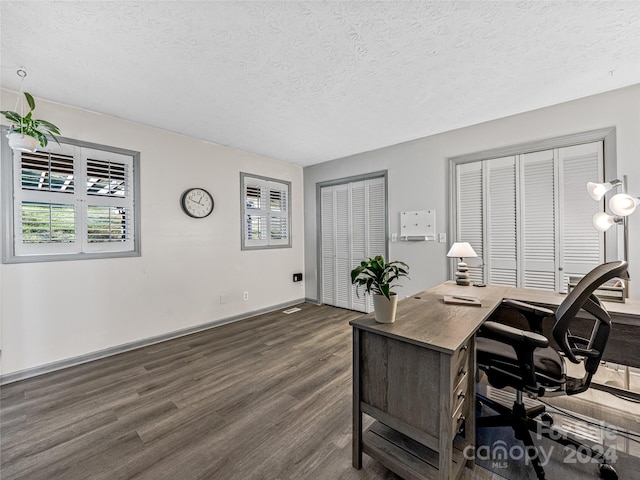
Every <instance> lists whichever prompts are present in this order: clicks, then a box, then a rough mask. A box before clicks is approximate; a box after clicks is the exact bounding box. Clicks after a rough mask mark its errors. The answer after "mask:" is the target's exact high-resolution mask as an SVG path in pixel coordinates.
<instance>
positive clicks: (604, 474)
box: [600, 463, 618, 480]
mask: <svg viewBox="0 0 640 480" xmlns="http://www.w3.org/2000/svg"><path fill="white" fill-rule="evenodd" d="M600 478H603V479H604V480H618V472H616V469H615V468H613V466H611V465H609V464H608V463H601V464H600Z"/></svg>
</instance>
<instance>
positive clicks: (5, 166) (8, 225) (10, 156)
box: [0, 126, 141, 264]
mask: <svg viewBox="0 0 640 480" xmlns="http://www.w3.org/2000/svg"><path fill="white" fill-rule="evenodd" d="M8 130H9V127H7V126H2V129H1V135H2V138H1V143H0V155H1V157H0V160H1V162H0V163H1V164H0V175H1V177H2V178H1V185H0V186H1V189H2V225H3V236H2V241H3V245H2V263H5V264H11V263H36V262H53V261H68V260H89V259H99V258H122V257H139V256H140V255H141V238H140V152H137V151H134V150H128V149H124V148H119V147H112V146H108V145H102V144H97V143H92V142H86V141H83V140H76V139H73V138H67V137H58V141H59V142H60V144H62V145H69V146H71V147H74V148H86V149H91V150H97V151H103V152H108V153H113V154H117V155H124V156H128V157H131V158H132V164H133V168H132V170H133V178H132V181H131V183H130V185H131V188H132V193H131V194H132V205H133V207H132V210H133V211H132V213H133V224H132V233H133V241H132V249H131V250H126V251H121V250H120V251H118V250H113V246H109V245H110V244H109V243H106V244H105V245H106V248H105V249H104V250H103V251H85V252H67V253H65V252H64V249H60V251H56V252H55V253H47V251H46V250H51V249H52V248H51V246H52V244H45V243H43V244H42V245H43V248H42V250H43V251H42V252H37V253H24V254H18V253H16V245H15V239H16V238H17V235H16V231H15V217H16V206H15V201H16V200H15V199H16V194H15V193H16V192H15V188H16V185H17V180H16V175H19V172H16V170H15V168H14V166H15V160H14V152H13V150H11V148H10V147H9V143H8V140H7V139H6V133H7V132H8ZM41 150H43V151H46V148H44V149H41ZM74 162H80V163H81V164H82V167H81V171H83V172H84V171H86V163H87V159H85V158H76V159H74ZM76 188H77V186H76ZM52 195H56V193H55V192H54V193H53V194H52ZM52 203H62V202H60V201H58V200H56V201H55V202H52ZM81 221H82V222H84V221H86V218H85V217H84V216H83V217H82V219H81ZM61 245H63V244H61ZM89 245H93V246H92V247H91V249H92V250H94V249H95V245H96V244H95V243H90V244H89ZM54 250H55V249H54Z"/></svg>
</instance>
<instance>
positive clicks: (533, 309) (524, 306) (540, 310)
mask: <svg viewBox="0 0 640 480" xmlns="http://www.w3.org/2000/svg"><path fill="white" fill-rule="evenodd" d="M502 304H503V305H507V306H509V307H513V308H516V309H518V310H520V311H521V312H528V313H533V314H534V315H538V316H540V317H552V316H553V315H555V313H554V311H553V310H550V309H548V308H544V307H539V306H538V305H532V304H530V303H525V302H521V301H519V300H512V299H511V298H505V299H504V300H503V301H502Z"/></svg>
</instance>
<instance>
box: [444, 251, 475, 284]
mask: <svg viewBox="0 0 640 480" xmlns="http://www.w3.org/2000/svg"><path fill="white" fill-rule="evenodd" d="M477 256H478V255H477V254H476V252H474V250H473V247H471V245H470V244H469V242H455V243H454V244H453V245H451V249H450V250H449V253H447V257H453V258H459V259H460V262H458V271H457V272H456V273H455V275H456V283H457V284H458V285H471V280H469V267H467V264H466V263H464V261H463V258H468V257H477Z"/></svg>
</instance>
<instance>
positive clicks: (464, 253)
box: [447, 242, 478, 258]
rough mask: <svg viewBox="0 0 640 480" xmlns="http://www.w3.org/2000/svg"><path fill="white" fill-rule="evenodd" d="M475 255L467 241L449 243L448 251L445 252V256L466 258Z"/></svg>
mask: <svg viewBox="0 0 640 480" xmlns="http://www.w3.org/2000/svg"><path fill="white" fill-rule="evenodd" d="M477 256H478V255H477V254H476V252H475V251H474V250H473V247H472V246H471V244H469V242H455V243H454V244H453V245H451V248H450V249H449V253H447V257H457V258H468V257H477Z"/></svg>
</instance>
